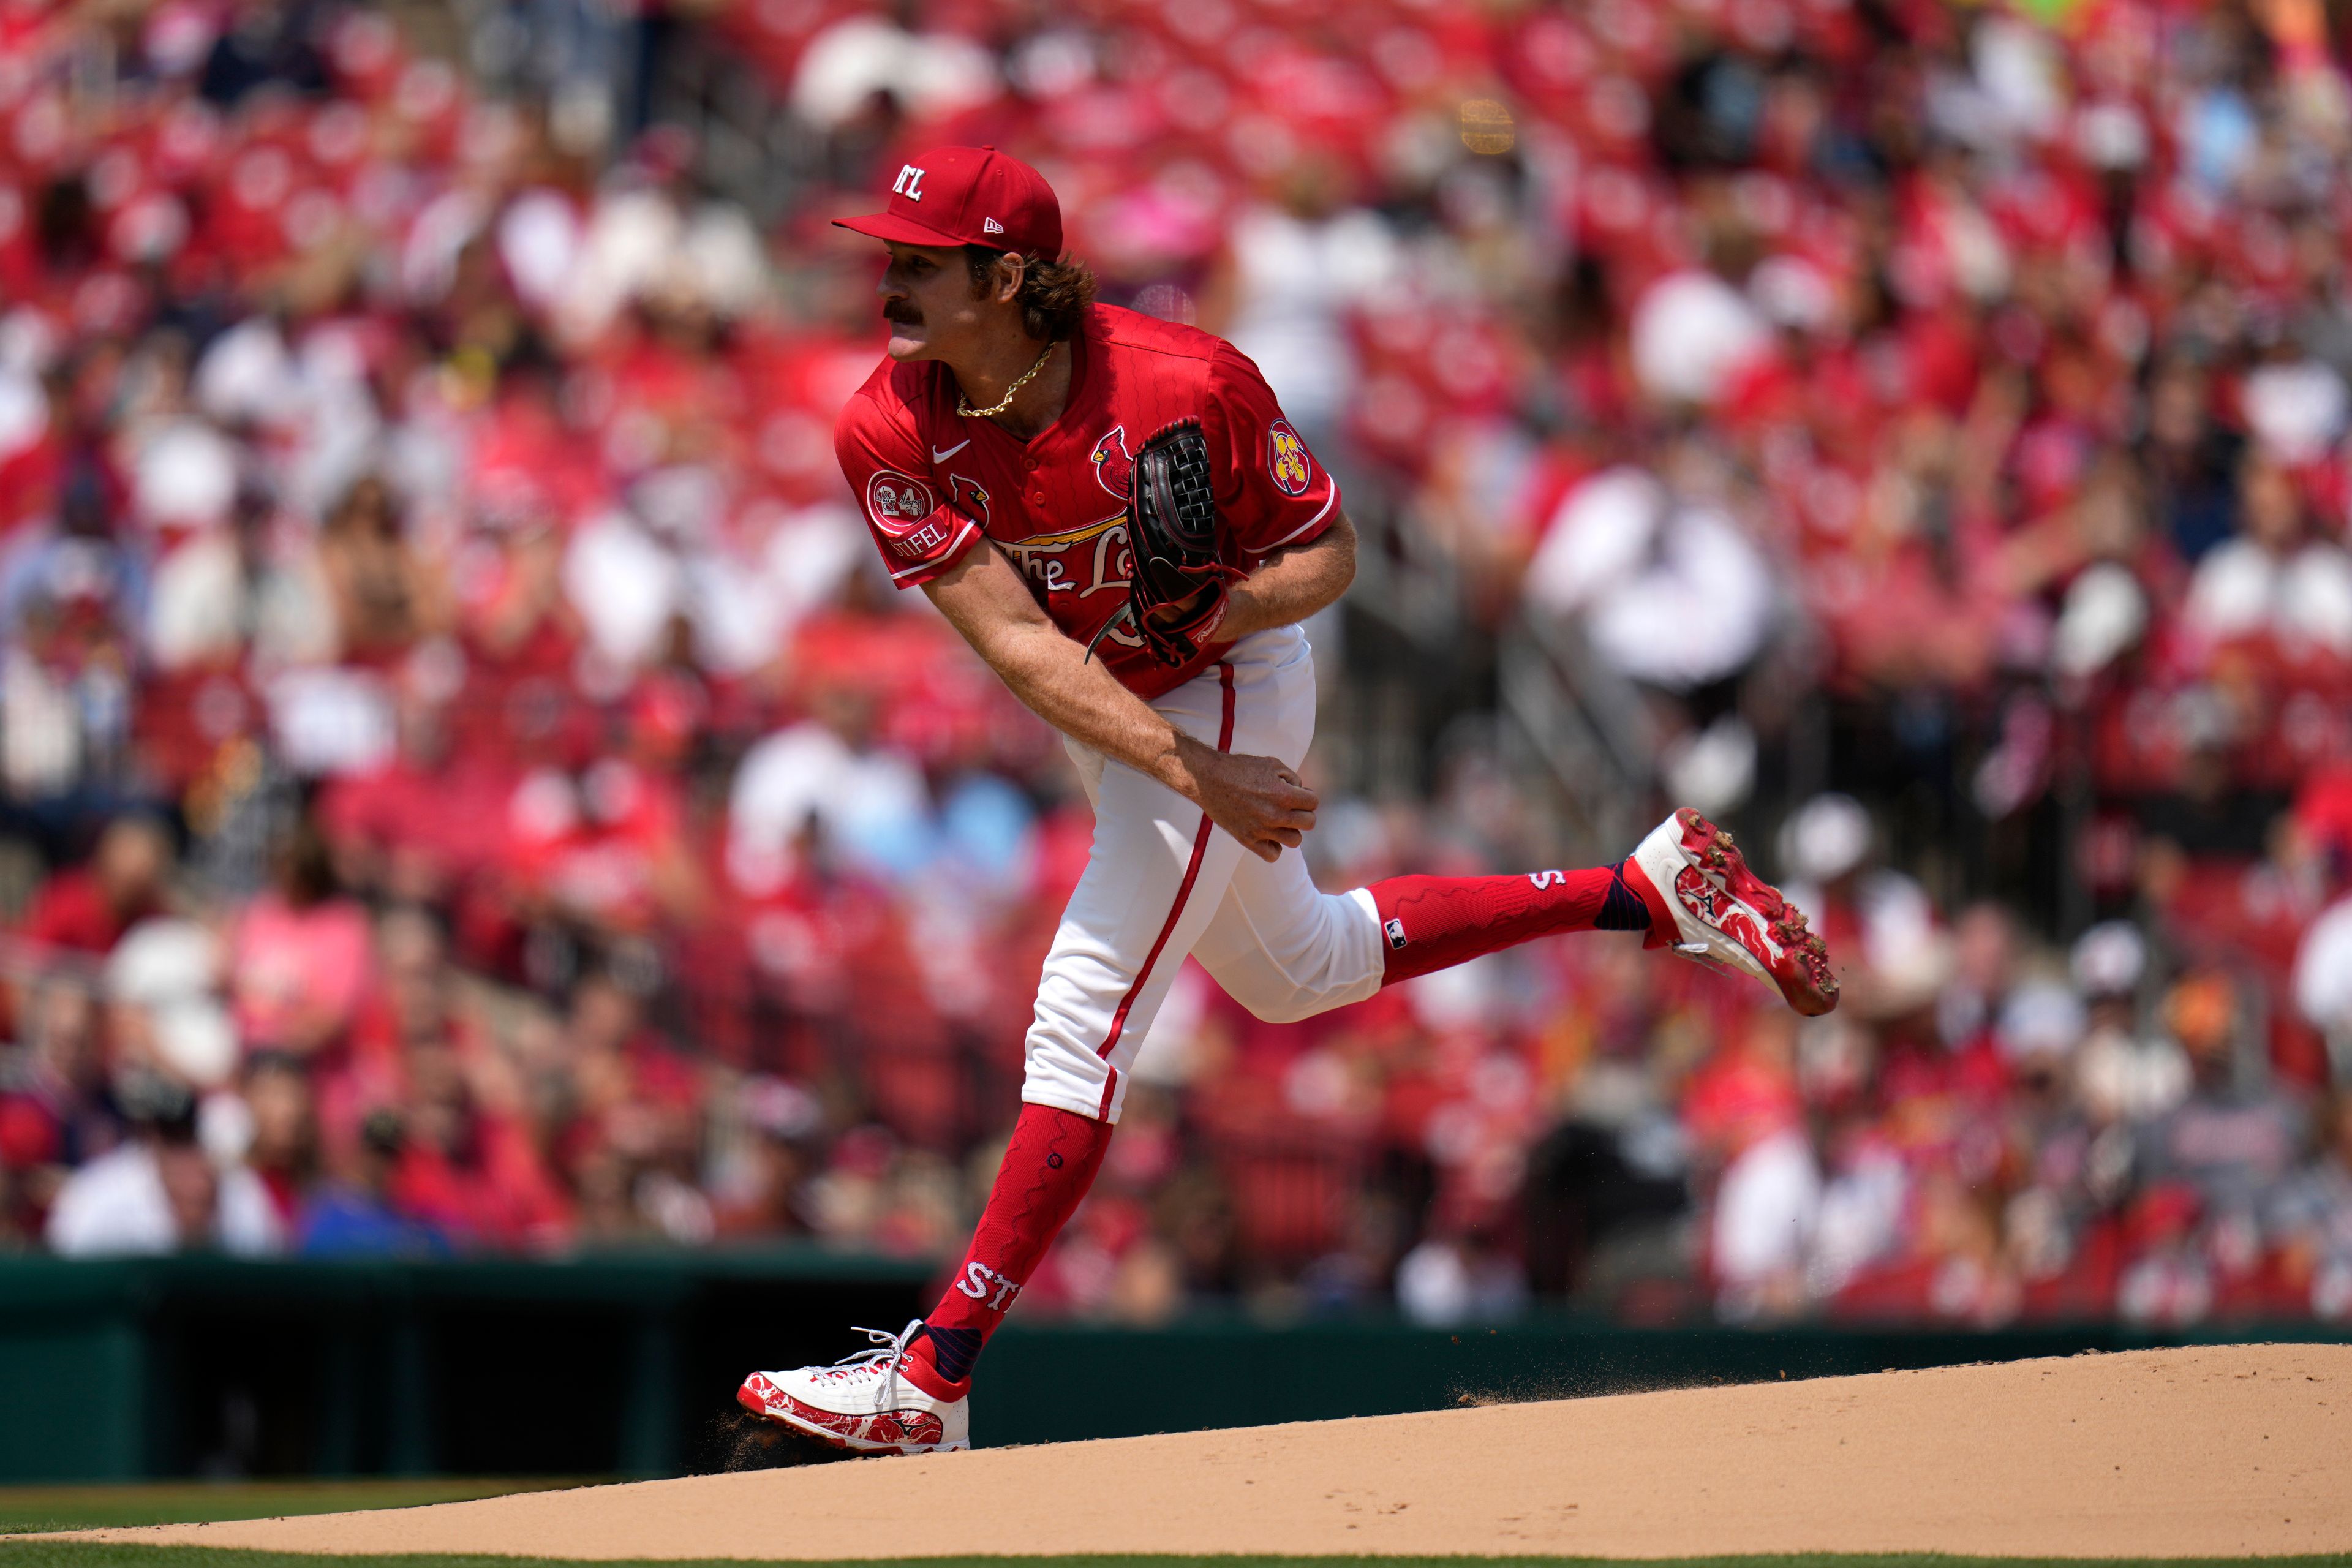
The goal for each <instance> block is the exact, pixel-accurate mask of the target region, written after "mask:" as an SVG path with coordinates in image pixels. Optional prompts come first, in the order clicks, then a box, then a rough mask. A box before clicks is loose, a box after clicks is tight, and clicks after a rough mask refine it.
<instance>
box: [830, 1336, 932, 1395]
mask: <svg viewBox="0 0 2352 1568" xmlns="http://www.w3.org/2000/svg"><path fill="white" fill-rule="evenodd" d="M922 1326H923V1320H922V1319H920V1318H910V1319H908V1321H907V1326H906V1327H905V1328H903V1329H900V1330H899V1331H898V1332H897V1333H895V1334H894V1333H892V1332H890V1331H888V1330H887V1329H868V1328H858V1329H856V1331H857V1332H858V1333H861V1334H864V1335H865V1336H866V1338H867V1339H869V1340H871V1341H873V1342H874V1348H873V1349H872V1350H866V1351H853V1352H850V1353H849V1354H848V1355H845V1356H843V1357H842V1358H841V1359H840V1360H839V1361H837V1362H835V1363H833V1364H834V1367H835V1370H834V1371H832V1372H828V1373H825V1374H824V1375H825V1376H827V1377H840V1378H858V1377H872V1376H874V1375H875V1374H877V1373H879V1374H880V1375H881V1378H882V1399H881V1402H880V1403H879V1404H878V1405H876V1406H875V1408H876V1409H877V1410H888V1409H894V1408H896V1407H897V1405H898V1363H899V1362H900V1361H901V1360H902V1359H903V1358H904V1357H905V1356H906V1353H907V1342H908V1341H909V1340H911V1339H913V1338H914V1337H915V1331H916V1330H917V1329H919V1328H921V1327H922Z"/></svg>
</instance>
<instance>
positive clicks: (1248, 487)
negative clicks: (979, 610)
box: [833, 305, 1339, 698]
mask: <svg viewBox="0 0 2352 1568" xmlns="http://www.w3.org/2000/svg"><path fill="white" fill-rule="evenodd" d="M957 396H958V391H957V387H956V383H955V378H954V377H953V376H952V375H950V374H949V373H948V369H947V367H946V366H945V365H943V364H940V363H937V362H924V363H915V364H897V363H892V362H891V361H889V360H887V359H886V360H884V361H883V362H882V363H881V365H880V367H879V368H877V370H876V371H875V372H874V374H872V375H871V376H868V377H867V378H866V384H865V385H864V386H862V387H860V388H858V390H857V394H856V396H854V397H852V398H851V399H850V400H849V402H848V403H847V404H846V405H844V406H843V408H842V410H841V417H840V419H839V420H838V421H837V422H836V423H835V426H834V432H833V441H834V450H835V454H836V455H837V456H838V457H839V458H840V459H841V471H842V473H843V474H844V475H845V476H846V477H847V479H848V480H849V485H850V489H853V490H855V491H856V493H857V497H858V500H859V501H860V503H861V504H862V505H863V506H864V508H865V510H866V524H867V526H868V527H870V528H872V529H873V531H874V542H875V543H876V544H877V545H878V546H880V547H881V551H882V559H883V560H884V561H885V562H886V563H887V564H888V566H889V568H890V580H891V581H892V582H894V583H896V584H898V586H900V587H901V588H909V587H913V586H914V585H915V584H919V583H928V582H929V581H930V580H931V579H932V578H934V577H937V576H939V575H940V574H941V573H943V572H945V571H947V570H948V569H949V568H950V567H951V566H953V565H954V564H955V563H956V562H958V561H959V560H961V558H962V556H963V553H964V552H965V551H967V550H970V549H971V548H972V547H973V546H974V545H976V544H978V543H979V542H980V541H981V539H982V536H983V535H984V536H986V537H987V538H989V539H992V540H994V541H995V542H996V543H997V544H998V546H1000V547H1001V548H1002V549H1003V552H1004V553H1005V554H1006V555H1007V556H1008V557H1010V558H1011V559H1012V561H1013V563H1014V564H1015V565H1017V566H1018V567H1020V569H1021V571H1022V573H1023V574H1024V576H1025V577H1026V578H1027V580H1028V584H1029V592H1030V593H1031V594H1033V595H1035V596H1036V600H1037V602H1038V604H1040V605H1043V606H1044V607H1045V613H1046V614H1047V615H1048V616H1052V617H1053V620H1054V624H1055V626H1059V627H1061V628H1062V630H1063V631H1064V632H1065V633H1066V634H1067V635H1068V636H1070V637H1074V638H1076V640H1078V641H1079V642H1082V643H1083V642H1088V641H1091V640H1092V639H1093V637H1094V636H1095V634H1096V633H1097V632H1098V631H1100V630H1101V629H1102V626H1103V623H1104V622H1105V621H1108V620H1109V619H1110V618H1111V616H1114V615H1116V614H1117V613H1118V609H1119V606H1121V605H1124V604H1126V603H1127V582H1128V576H1129V572H1130V570H1131V568H1132V564H1133V557H1132V555H1131V554H1130V553H1129V549H1128V539H1127V496H1128V481H1129V478H1130V476H1131V474H1132V472H1133V469H1134V467H1135V457H1134V454H1135V451H1136V449H1137V448H1138V447H1141V446H1142V445H1143V443H1144V442H1146V441H1148V440H1150V438H1151V437H1152V436H1153V435H1154V434H1156V433H1157V432H1158V431H1159V430H1160V427H1161V426H1164V425H1166V424H1167V423H1168V422H1169V421H1170V420H1171V419H1179V418H1182V417H1185V416H1192V417H1194V418H1197V419H1199V420H1200V421H1201V427H1202V433H1203V434H1204V435H1205V436H1206V437H1208V443H1209V459H1210V462H1211V464H1212V465H1213V468H1214V469H1215V473H1216V497H1217V518H1218V537H1219V541H1220V548H1221V552H1222V553H1223V557H1224V559H1225V560H1226V562H1227V563H1230V564H1232V565H1234V566H1237V567H1239V568H1241V569H1242V570H1243V571H1248V570H1250V569H1252V568H1254V567H1255V566H1256V565H1257V564H1258V563H1259V562H1261V561H1263V560H1264V559H1265V556H1266V555H1267V554H1268V553H1270V552H1273V551H1276V550H1279V549H1281V548H1283V547H1284V546H1286V545H1291V544H1303V543H1305V542H1307V541H1308V540H1310V539H1313V538H1315V537H1316V536H1317V535H1318V534H1320V533H1321V532H1322V531H1324V530H1325V529H1327V528H1328V527H1330V526H1331V521H1332V519H1333V518H1334V517H1335V516H1336V515H1337V514H1338V510H1339V483H1338V481H1336V480H1335V479H1332V478H1331V476H1330V474H1329V472H1328V470H1326V469H1325V468H1323V466H1322V465H1321V464H1319V463H1318V462H1317V461H1316V460H1315V458H1314V457H1313V456H1312V455H1311V454H1310V453H1308V451H1307V443H1306V442H1304V441H1302V440H1300V439H1299V438H1298V433H1297V431H1296V430H1294V429H1292V428H1291V427H1290V424H1289V422H1288V421H1287V420H1286V419H1284V418H1283V416H1282V410H1281V408H1280V407H1279V406H1277V405H1276V403H1275V400H1274V393H1273V391H1272V390H1271V389H1270V388H1269V387H1267V385H1266V384H1265V377H1264V376H1262V375H1260V374H1258V369H1257V366H1256V365H1255V364H1252V363H1250V362H1249V360H1248V358H1247V357H1246V356H1245V355H1244V354H1243V353H1241V352H1240V351H1239V350H1237V349H1235V348H1234V346H1233V345H1232V344H1231V343H1229V342H1225V341H1224V340H1223V339H1222V338H1217V337H1212V336H1211V335H1210V334H1209V333H1207V332H1203V331H1195V330H1194V329H1192V328H1191V327H1182V326H1177V325H1175V324H1173V323H1172V322H1168V321H1156V320H1154V319H1153V318H1151V317H1150V316H1141V315H1138V314H1136V313H1135V312H1134V311H1132V310H1119V309H1118V308H1116V307H1115V306H1109V305H1096V306H1093V307H1091V308H1090V309H1089V310H1087V316H1086V322H1085V325H1084V326H1083V327H1082V328H1081V329H1080V331H1079V332H1078V334H1077V336H1076V338H1074V339H1073V340H1072V341H1071V367H1070V393H1069V399H1068V401H1067V403H1066V405H1064V407H1063V409H1062V416H1061V417H1060V418H1059V419H1057V420H1055V422H1054V424H1053V425H1052V426H1048V427H1047V428H1046V429H1045V430H1043V431H1041V432H1039V433H1038V434H1037V435H1036V436H1034V437H1031V438H1030V439H1029V440H1026V441H1022V440H1017V439H1015V438H1014V437H1012V436H1010V435H1007V434H1006V433H1005V431H1004V429H1003V426H999V425H998V424H997V423H996V421H994V420H993V419H966V418H963V417H962V416H960V415H958V414H957V413H956V400H957ZM1217 651H1218V646H1217V645H1213V646H1212V647H1208V648H1204V649H1203V650H1202V652H1201V653H1200V655H1199V656H1198V657H1196V658H1193V659H1192V661H1191V662H1190V663H1188V664H1186V665H1184V666H1183V667H1182V668H1176V669H1171V668H1168V667H1167V666H1165V665H1163V664H1160V662H1159V661H1158V660H1157V659H1154V658H1152V657H1151V655H1150V653H1148V652H1146V651H1145V650H1144V647H1143V644H1142V641H1141V639H1140V638H1139V637H1136V635H1135V634H1134V633H1133V632H1132V631H1131V630H1129V628H1128V627H1127V626H1119V627H1118V629H1116V630H1115V631H1113V632H1112V633H1111V634H1110V635H1109V636H1108V637H1105V638H1103V640H1102V642H1101V644H1100V645H1099V646H1098V647H1097V649H1096V654H1095V656H1096V657H1097V658H1100V659H1102V660H1103V662H1104V663H1105V664H1106V665H1107V666H1108V668H1109V669H1110V672H1111V673H1112V674H1113V675H1115V676H1117V677H1118V679H1119V680H1120V681H1121V682H1123V683H1124V684H1125V685H1126V686H1127V687H1128V689H1129V690H1131V691H1133V692H1135V693H1136V694H1137V695H1138V696H1140V697H1145V698H1151V697H1157V696H1159V695H1160V693H1161V692H1164V691H1170V690H1173V689H1175V688H1176V687H1178V686H1181V685H1182V684H1183V683H1184V682H1185V681H1187V680H1189V679H1192V677H1193V676H1195V675H1197V674H1199V673H1200V672H1201V671H1202V669H1205V668H1208V667H1209V666H1210V665H1211V664H1213V663H1214V662H1215V661H1216V655H1217Z"/></svg>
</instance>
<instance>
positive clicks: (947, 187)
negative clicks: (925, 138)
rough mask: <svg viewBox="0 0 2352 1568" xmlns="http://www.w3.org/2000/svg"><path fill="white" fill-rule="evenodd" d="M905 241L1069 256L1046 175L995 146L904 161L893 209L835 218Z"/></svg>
mask: <svg viewBox="0 0 2352 1568" xmlns="http://www.w3.org/2000/svg"><path fill="white" fill-rule="evenodd" d="M833 221H834V222H835V223H836V224H838V225H839V226H841V227H843V228H846V229H854V230H856V232H857V233H859V234H870V235H872V236H873V237H875V238H877V239H887V240H895V241H897V242H898V244H901V245H986V246H989V247H993V248H995V249H998V250H1017V251H1020V252H1021V253H1022V254H1024V255H1026V256H1045V257H1055V258H1058V257H1060V255H1061V254H1062V204H1061V203H1060V202H1058V201H1056V200H1055V197H1054V187H1053V186H1051V185H1049V184H1046V183H1045V176H1044V175H1043V174H1039V173H1038V172H1037V171H1036V170H1034V169H1033V168H1031V167H1030V166H1029V165H1028V164H1026V163H1023V162H1022V161H1021V160H1020V159H1018V158H1015V157H1013V156H1011V155H1009V154H1007V153H1000V152H998V151H997V150H996V149H995V148H993V147H934V148H931V149H930V150H929V152H925V153H917V154H915V155H914V156H913V157H912V158H909V159H908V161H907V162H905V163H901V164H899V165H898V175H897V177H896V178H894V179H893V180H892V181H891V183H890V205H889V207H888V208H887V210H885V211H882V212H878V213H867V214H866V215H865V216H862V217H845V218H835V219H834V220H833Z"/></svg>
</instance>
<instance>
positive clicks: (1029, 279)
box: [963, 245, 1095, 343]
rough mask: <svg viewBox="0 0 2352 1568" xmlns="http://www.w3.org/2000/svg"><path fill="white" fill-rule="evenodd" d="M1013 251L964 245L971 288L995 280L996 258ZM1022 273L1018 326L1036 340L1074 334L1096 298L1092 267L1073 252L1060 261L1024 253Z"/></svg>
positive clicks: (1051, 340) (1047, 340) (985, 286)
mask: <svg viewBox="0 0 2352 1568" xmlns="http://www.w3.org/2000/svg"><path fill="white" fill-rule="evenodd" d="M1014 254H1016V253H1015V252H1013V251H1009V250H992V249H990V248H989V247H987V246H984V245H967V246H965V247H963V264H964V267H965V268H966V269H967V270H969V271H970V272H971V286H972V288H973V289H978V290H982V291H985V290H986V289H988V287H989V286H990V284H991V283H992V282H993V281H994V278H995V273H996V264H997V262H998V261H999V260H1000V259H1002V258H1004V257H1007V256H1011V255H1014ZM1022 260H1023V261H1024V263H1025V264H1026V265H1025V267H1024V269H1023V271H1022V274H1021V300H1020V304H1021V328H1022V331H1025V332H1027V333H1028V334H1029V335H1030V336H1031V337H1033V338H1035V339H1036V340H1037V341H1038V342H1045V343H1058V342H1062V341H1063V340H1064V339H1066V338H1070V337H1075V336H1076V334H1077V331H1078V322H1079V321H1080V320H1081V319H1082V318H1083V317H1084V316H1085V315H1086V313H1087V306H1088V305H1091V304H1093V303H1094V302H1095V274H1094V268H1091V267H1088V266H1087V264H1086V263H1085V262H1083V261H1080V260H1079V259H1078V258H1076V257H1075V256H1069V255H1065V256H1064V257H1063V258H1061V259H1060V260H1059V261H1047V260H1045V259H1044V258H1042V257H1036V256H1024V257H1022Z"/></svg>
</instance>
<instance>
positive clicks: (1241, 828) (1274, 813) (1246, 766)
mask: <svg viewBox="0 0 2352 1568" xmlns="http://www.w3.org/2000/svg"><path fill="white" fill-rule="evenodd" d="M1185 752H1186V753H1187V754H1186V756H1185V759H1184V760H1185V762H1186V763H1188V764H1190V767H1191V771H1192V782H1193V786H1194V789H1195V791H1196V792H1197V793H1196V794H1195V795H1194V798H1195V799H1197V800H1199V801H1200V803H1201V809H1202V810H1203V811H1205V812H1207V813H1208V814H1209V820H1210V821H1212V822H1213V823H1215V824H1216V825H1217V826H1220V827H1222V828H1223V829H1224V830H1225V831H1226V832H1227V833H1230V834H1232V835H1233V836H1234V837H1235V838H1237V839H1239V840H1241V843H1242V847H1244V848H1245V849H1247V850H1249V851H1250V853H1252V854H1253V855H1255V856H1256V857H1257V858H1259V859H1261V860H1273V859H1277V858H1280V857H1281V854H1282V852H1283V850H1284V849H1286V848H1290V849H1296V848H1297V847H1298V841H1299V839H1300V838H1301V837H1304V836H1305V835H1307V834H1308V833H1311V832H1313V831H1314V829H1315V807H1316V805H1317V800H1316V795H1315V792H1314V791H1313V790H1311V789H1308V788H1307V786H1306V785H1305V784H1301V783H1299V782H1298V775H1297V773H1293V772H1292V771H1291V770H1290V768H1289V767H1288V766H1287V765H1286V764H1285V763H1282V762H1280V761H1277V760H1276V759H1275V758H1273V757H1251V756H1237V755H1234V754H1232V753H1230V752H1213V751H1211V750H1210V749H1209V748H1208V747H1206V746H1202V745H1200V744H1199V743H1198V742H1192V744H1190V745H1188V746H1186V748H1185Z"/></svg>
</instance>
